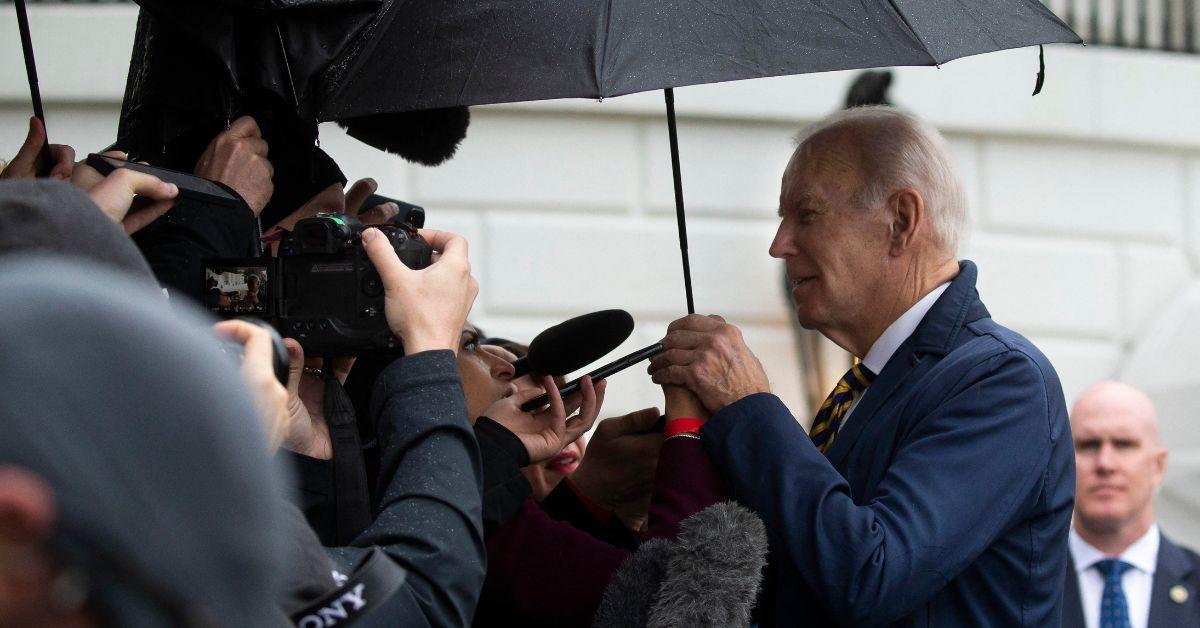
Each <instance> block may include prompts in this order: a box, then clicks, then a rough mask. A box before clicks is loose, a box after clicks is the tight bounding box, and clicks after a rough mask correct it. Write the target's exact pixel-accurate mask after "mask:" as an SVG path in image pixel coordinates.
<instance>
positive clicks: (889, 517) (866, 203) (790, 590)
mask: <svg viewBox="0 0 1200 628" xmlns="http://www.w3.org/2000/svg"><path fill="white" fill-rule="evenodd" d="M1013 184H1020V182H1018V181H1014V182H1013ZM965 205H966V202H965V195H964V193H963V188H962V184H961V183H960V181H959V179H958V177H957V175H956V173H955V171H954V168H953V166H952V164H951V160H950V156H949V153H948V151H947V149H946V145H945V141H944V140H943V139H942V137H941V136H940V135H939V134H938V133H937V131H936V130H934V129H933V128H931V127H929V126H928V125H927V124H925V123H923V122H921V121H920V120H918V119H917V118H915V117H914V116H911V115H909V114H905V113H902V112H899V111H897V110H894V109H891V108H887V107H863V108H857V109H851V110H848V111H843V112H839V113H836V114H834V115H832V116H830V117H829V118H826V119H825V120H823V121H821V122H818V123H817V124H815V125H813V126H812V127H810V128H809V129H807V130H806V133H805V136H804V138H803V140H802V141H801V143H800V145H799V146H798V147H797V149H796V152H795V153H794V154H793V156H792V159H791V161H790V162H789V164H788V167H787V169H786V171H785V173H784V176H783V185H782V192H781V194H780V199H779V214H780V217H781V218H782V220H781V222H780V225H779V229H778V231H777V232H776V235H775V241H774V242H773V243H772V244H771V249H770V253H771V255H772V256H773V257H777V258H781V259H783V260H784V261H785V263H786V266H787V271H788V277H789V279H790V280H791V281H792V286H793V288H792V297H793V300H794V301H795V304H796V316H797V319H798V320H799V322H800V324H801V325H803V326H804V327H806V328H810V329H816V330H818V331H819V332H821V333H822V334H823V335H824V336H826V337H827V338H829V339H830V340H832V341H833V342H835V343H837V344H838V345H840V346H841V347H842V348H844V349H846V350H847V351H849V352H850V353H852V354H853V355H855V356H857V357H858V358H861V360H862V361H861V363H859V364H856V365H855V366H854V367H853V368H851V369H850V371H849V372H847V373H846V375H845V376H844V377H843V378H842V380H841V381H840V382H839V383H838V386H837V388H836V389H835V390H834V391H833V393H832V394H831V395H830V396H829V399H828V400H827V401H826V402H825V404H824V406H823V407H822V408H821V409H820V410H819V412H818V413H817V415H816V418H815V420H814V422H813V426H812V429H811V431H810V432H809V433H808V434H806V433H805V432H804V430H803V429H802V428H801V426H800V424H799V422H797V421H796V420H795V419H794V418H793V417H792V415H791V413H790V412H789V411H788V409H787V408H786V407H784V405H783V403H782V402H781V401H780V400H779V399H778V398H777V397H775V396H774V395H772V394H770V387H769V382H768V381H767V377H766V375H765V373H764V372H763V370H762V365H761V364H760V363H759V362H758V360H757V359H756V358H755V357H754V354H753V353H751V351H750V349H749V348H747V346H746V344H745V343H744V341H743V340H742V337H741V334H740V332H739V331H738V330H737V328H736V327H733V326H732V325H728V324H726V323H725V321H724V320H722V319H720V318H717V317H704V316H696V315H693V316H689V317H687V318H683V319H680V320H677V321H675V322H674V323H672V324H671V326H670V328H669V330H668V333H667V336H666V338H665V339H664V342H663V344H664V346H665V348H666V351H665V352H664V353H662V354H661V355H659V356H658V357H656V358H655V359H654V360H653V361H652V363H651V366H650V371H651V373H653V375H654V379H655V381H656V382H658V383H660V384H679V385H683V386H686V387H688V388H690V389H691V390H692V391H694V392H695V393H696V394H697V395H698V396H699V397H700V399H701V401H702V402H703V403H704V405H705V406H706V407H707V409H708V410H709V411H711V412H712V413H713V415H712V417H711V418H710V419H709V420H708V423H707V424H705V426H704V427H703V428H702V429H701V432H700V435H701V439H702V442H703V444H704V446H705V449H706V450H707V451H708V454H709V455H710V456H711V457H712V459H713V462H714V463H715V465H716V467H717V468H718V469H719V470H720V472H721V474H722V476H723V478H724V479H725V481H726V483H727V485H728V487H729V488H730V490H731V492H732V494H733V495H734V496H735V497H736V498H737V499H738V500H739V501H741V502H742V503H743V504H746V505H748V506H750V507H751V508H752V509H754V510H755V511H756V512H757V513H758V514H759V515H760V516H761V517H762V519H763V521H764V522H765V523H766V525H767V530H768V534H769V538H770V543H771V556H770V560H771V564H770V566H769V567H768V570H767V583H766V586H765V589H764V597H763V599H761V600H760V602H759V607H758V611H759V615H760V619H761V623H762V624H763V625H767V626H774V625H795V624H804V625H852V626H877V625H887V624H897V625H912V626H1006V627H1007V626H1038V627H1041V626H1056V625H1058V624H1059V623H1060V622H1061V619H1062V582H1063V578H1064V576H1065V573H1066V560H1067V556H1066V554H1067V547H1066V546H1067V543H1066V541H1067V532H1068V528H1069V526H1070V517H1071V507H1072V503H1073V494H1074V488H1075V476H1074V457H1073V454H1072V450H1071V434H1070V428H1069V425H1068V421H1067V411H1066V402H1065V401H1064V400H1063V394H1062V389H1061V386H1060V384H1059V380H1058V376H1057V375H1056V374H1055V372H1054V369H1053V367H1051V366H1050V363H1049V362H1048V361H1047V360H1046V358H1045V356H1043V355H1042V353H1041V352H1040V351H1038V350H1037V348H1036V347H1034V346H1033V345H1032V344H1031V343H1030V342H1029V341H1028V340H1026V339H1025V338H1023V337H1021V336H1020V335H1018V334H1016V333H1014V332H1012V331H1010V330H1008V329H1006V328H1004V327H1002V326H1000V325H999V324H997V323H996V322H994V321H993V320H992V319H991V316H990V315H989V314H988V311H987V309H986V308H984V306H983V303H982V302H980V300H979V294H978V292H977V291H976V289H975V280H976V276H977V270H976V268H975V265H974V264H973V263H971V262H967V261H963V262H959V261H957V259H956V253H957V245H958V235H959V231H960V230H961V229H962V225H963V222H964V218H963V216H964V214H965ZM1046 272H1053V269H1047V270H1046ZM1030 281H1036V278H1032V277H1031V278H1030ZM1030 305H1031V306H1033V305H1036V304H1032V303H1031V304H1030Z"/></svg>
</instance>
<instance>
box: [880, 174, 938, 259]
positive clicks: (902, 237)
mask: <svg viewBox="0 0 1200 628" xmlns="http://www.w3.org/2000/svg"><path fill="white" fill-rule="evenodd" d="M888 217H889V218H890V219H891V221H892V224H891V233H890V235H889V241H888V253H889V254H891V255H892V256H893V257H900V256H901V255H902V254H904V252H905V251H907V250H908V249H909V248H910V247H912V245H913V243H914V242H916V238H917V236H918V235H920V234H921V232H923V231H924V230H925V229H927V228H928V226H927V225H925V221H926V220H927V219H928V216H926V214H925V199H923V198H921V195H920V194H919V193H918V192H917V191H916V190H914V189H912V188H904V189H903V190H900V191H898V192H896V193H894V194H892V196H891V197H890V198H888Z"/></svg>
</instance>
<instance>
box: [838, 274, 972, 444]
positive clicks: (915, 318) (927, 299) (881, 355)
mask: <svg viewBox="0 0 1200 628" xmlns="http://www.w3.org/2000/svg"><path fill="white" fill-rule="evenodd" d="M949 287H950V282H949V281H947V282H946V283H944V284H942V285H940V286H938V287H936V288H934V289H933V290H931V291H930V292H929V294H927V295H925V296H923V297H921V300H920V301H917V302H916V303H914V304H913V306H912V307H910V308H908V311H906V312H905V313H903V314H901V315H900V318H897V319H896V320H894V321H892V324H891V325H888V328H887V329H885V330H883V333H882V334H880V335H879V338H877V339H876V340H875V344H873V345H871V349H870V350H869V351H867V357H865V358H863V359H862V365H863V366H865V367H867V368H868V369H870V370H871V372H872V373H874V374H876V375H879V373H880V372H881V371H883V367H884V365H886V364H887V363H888V360H890V359H892V354H894V353H896V349H899V348H900V345H902V344H904V341H905V340H908V337H909V336H911V335H912V333H913V332H914V331H916V329H917V325H920V324H921V321H922V320H925V315H926V314H928V313H929V308H932V307H933V304H934V303H936V302H937V300H938V297H940V296H942V293H943V292H945V291H946V288H949ZM864 394H866V390H863V392H861V393H859V394H858V396H857V397H855V398H854V401H853V402H852V403H851V404H850V409H849V410H846V416H844V417H842V424H841V426H840V427H838V431H839V432H840V431H841V430H842V428H843V427H845V426H846V422H847V421H849V420H850V415H851V414H853V413H854V409H855V408H857V407H858V402H859V401H861V400H862V398H863V395H864Z"/></svg>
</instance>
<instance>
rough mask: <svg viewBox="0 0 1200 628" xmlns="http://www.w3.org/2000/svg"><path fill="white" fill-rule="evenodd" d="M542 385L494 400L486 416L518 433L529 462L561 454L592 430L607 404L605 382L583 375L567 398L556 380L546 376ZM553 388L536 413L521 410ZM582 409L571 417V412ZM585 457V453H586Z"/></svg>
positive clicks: (533, 462) (541, 460) (515, 433)
mask: <svg viewBox="0 0 1200 628" xmlns="http://www.w3.org/2000/svg"><path fill="white" fill-rule="evenodd" d="M542 386H543V387H544V389H543V388H526V389H524V390H522V391H520V392H518V393H516V394H515V395H512V396H510V397H505V398H503V399H501V400H499V401H497V402H496V403H493V404H492V405H491V406H490V407H489V408H488V409H487V411H485V412H484V415H485V416H487V417H488V418H489V419H491V420H493V421H495V422H497V423H499V424H500V425H503V426H504V427H505V428H506V429H507V430H508V431H510V432H512V433H513V434H514V435H516V437H517V438H519V439H520V440H521V443H522V444H524V445H525V451H526V452H528V453H529V462H530V464H537V463H539V462H544V461H546V460H549V459H551V458H553V457H554V456H557V455H558V452H560V451H562V449H563V447H566V446H567V445H570V444H571V443H573V442H575V440H576V439H578V438H579V437H580V436H582V435H583V434H584V433H586V432H587V431H588V430H590V429H592V425H593V424H595V422H596V417H598V416H599V415H600V406H602V405H603V404H604V388H605V386H606V382H604V381H603V380H601V381H600V383H598V384H595V385H593V384H592V379H591V378H590V377H587V376H584V378H583V380H582V381H581V382H580V385H579V391H578V392H575V393H572V394H570V395H568V396H567V399H566V400H564V399H563V398H562V397H561V396H560V395H559V394H558V387H557V386H555V385H554V379H553V378H551V377H546V378H545V379H544V380H543V382H542ZM546 391H550V392H549V394H550V403H549V405H548V406H547V407H545V408H543V409H541V410H537V411H535V412H525V411H523V410H521V404H523V403H525V402H527V401H531V400H533V399H536V398H538V397H540V396H542V395H543V394H546ZM576 410H578V411H579V412H578V413H577V414H575V415H574V416H571V417H570V418H567V416H568V415H569V414H571V413H572V412H575V411H576ZM585 457H586V456H585Z"/></svg>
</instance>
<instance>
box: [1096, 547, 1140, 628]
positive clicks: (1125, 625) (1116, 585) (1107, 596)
mask: <svg viewBox="0 0 1200 628" xmlns="http://www.w3.org/2000/svg"><path fill="white" fill-rule="evenodd" d="M1095 567H1096V569H1097V570H1098V571H1099V572H1100V575H1102V576H1104V594H1103V595H1102V596H1100V628H1129V602H1128V600H1126V599H1125V589H1124V588H1122V587H1121V576H1123V575H1125V571H1126V570H1128V569H1129V568H1130V567H1133V565H1130V564H1129V563H1127V562H1124V561H1121V560H1116V559H1113V558H1106V559H1104V560H1102V561H1099V562H1097V563H1096V565H1095Z"/></svg>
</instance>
